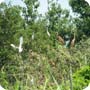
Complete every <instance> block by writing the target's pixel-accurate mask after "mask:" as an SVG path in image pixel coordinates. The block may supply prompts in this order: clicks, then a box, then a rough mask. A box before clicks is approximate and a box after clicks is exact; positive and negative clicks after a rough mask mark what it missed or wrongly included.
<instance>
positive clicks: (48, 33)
mask: <svg viewBox="0 0 90 90" xmlns="http://www.w3.org/2000/svg"><path fill="white" fill-rule="evenodd" d="M47 35H48V36H49V37H50V32H49V31H48V29H47Z"/></svg>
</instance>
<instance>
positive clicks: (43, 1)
mask: <svg viewBox="0 0 90 90" xmlns="http://www.w3.org/2000/svg"><path fill="white" fill-rule="evenodd" d="M0 1H1V0H0ZM9 1H10V0H5V2H7V3H8V2H9ZM11 1H12V4H13V5H16V4H17V5H21V6H24V3H23V2H22V1H21V0H11ZM39 2H40V7H39V8H38V11H39V13H40V14H43V15H44V14H45V12H47V7H48V5H47V0H39ZM58 2H59V3H60V4H61V7H62V8H63V9H69V10H70V11H71V8H70V6H69V4H68V0H58Z"/></svg>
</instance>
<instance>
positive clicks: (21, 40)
mask: <svg viewBox="0 0 90 90" xmlns="http://www.w3.org/2000/svg"><path fill="white" fill-rule="evenodd" d="M22 44H23V37H22V36H21V37H20V43H19V46H18V47H17V46H15V45H14V44H11V46H12V47H13V48H16V49H18V51H19V53H21V52H22V51H23V48H22Z"/></svg>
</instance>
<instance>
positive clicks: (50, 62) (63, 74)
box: [0, 0, 90, 90]
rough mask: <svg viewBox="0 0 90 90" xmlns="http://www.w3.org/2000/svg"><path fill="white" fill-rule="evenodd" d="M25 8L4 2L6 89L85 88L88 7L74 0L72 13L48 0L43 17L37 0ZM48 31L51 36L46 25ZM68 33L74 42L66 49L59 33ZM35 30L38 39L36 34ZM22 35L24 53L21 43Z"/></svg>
mask: <svg viewBox="0 0 90 90" xmlns="http://www.w3.org/2000/svg"><path fill="white" fill-rule="evenodd" d="M23 2H24V3H25V4H26V7H20V6H12V4H11V2H10V3H9V4H8V5H7V4H6V3H1V4H0V84H1V85H2V86H3V87H4V88H5V89H7V90H82V89H83V88H85V87H86V86H87V85H88V83H89V82H90V6H89V5H88V3H87V2H85V0H70V1H69V4H70V6H71V8H72V10H73V12H74V14H75V17H72V16H71V15H70V14H69V11H68V10H65V9H62V8H61V6H60V4H58V3H57V2H54V1H53V0H48V12H47V13H46V14H45V16H42V15H41V14H39V13H38V11H37V9H38V7H39V2H38V0H24V1H23ZM47 29H48V31H49V32H50V37H49V36H48V35H47V33H46V30H47ZM56 32H58V33H59V34H60V35H61V36H62V37H64V35H66V34H68V35H69V36H70V37H72V38H73V33H75V38H76V41H75V46H74V47H73V48H64V47H63V45H61V44H60V42H59V41H58V40H57V38H56ZM33 33H34V39H32V38H31V37H32V34H33ZM21 35H22V36H23V38H24V43H23V52H22V53H18V50H17V49H14V48H12V47H11V46H10V44H11V43H14V44H15V45H17V46H18V44H19V38H20V36H21Z"/></svg>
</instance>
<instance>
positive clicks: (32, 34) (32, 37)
mask: <svg viewBox="0 0 90 90" xmlns="http://www.w3.org/2000/svg"><path fill="white" fill-rule="evenodd" d="M34 37H35V35H34V32H33V33H32V40H34Z"/></svg>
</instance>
